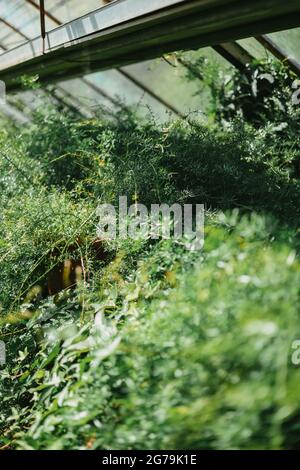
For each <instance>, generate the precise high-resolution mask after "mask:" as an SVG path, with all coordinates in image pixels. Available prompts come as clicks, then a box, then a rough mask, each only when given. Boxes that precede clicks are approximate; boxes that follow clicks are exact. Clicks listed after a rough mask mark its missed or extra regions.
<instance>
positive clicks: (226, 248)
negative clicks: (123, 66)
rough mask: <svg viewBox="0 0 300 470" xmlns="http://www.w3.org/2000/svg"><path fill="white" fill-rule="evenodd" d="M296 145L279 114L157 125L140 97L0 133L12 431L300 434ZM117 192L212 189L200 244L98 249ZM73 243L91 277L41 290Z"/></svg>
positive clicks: (179, 436)
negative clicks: (279, 130)
mask: <svg viewBox="0 0 300 470" xmlns="http://www.w3.org/2000/svg"><path fill="white" fill-rule="evenodd" d="M295 139H297V136H296V134H295ZM293 152H294V149H292V148H291V147H290V146H287V147H286V148H285V147H284V145H283V142H282V136H280V135H277V134H274V135H273V137H272V139H271V138H270V129H269V127H268V126H267V127H263V128H260V129H254V128H252V127H250V126H248V125H244V124H242V123H241V122H235V123H233V124H232V125H231V126H230V127H229V128H228V129H226V130H225V129H220V128H217V127H214V126H211V127H209V128H206V127H200V126H198V125H196V124H195V125H194V126H190V125H188V124H186V123H181V122H175V123H170V124H169V125H168V126H166V127H165V128H160V127H159V126H157V125H155V123H151V122H147V123H143V122H138V121H137V120H136V119H135V117H134V116H132V115H130V114H128V113H127V114H126V116H124V115H120V116H118V121H117V122H105V121H101V120H98V119H95V120H90V121H88V120H86V121H82V120H74V118H73V116H69V115H68V114H64V113H60V114H57V113H55V112H54V111H53V110H49V109H47V110H46V112H39V113H38V114H37V115H36V117H35V121H34V123H33V124H32V125H31V126H30V127H28V128H27V129H25V130H23V131H22V132H21V131H19V130H16V129H13V130H12V131H11V132H10V131H2V133H1V135H0V188H1V191H0V211H1V214H0V216H1V229H0V260H1V277H0V306H1V312H0V339H1V340H3V341H5V343H6V346H7V365H6V366H5V367H3V368H2V370H1V383H0V398H1V407H0V429H1V438H0V442H1V445H2V446H4V447H10V448H12V447H13V448H18V449H78V448H83V449H86V448H88V449H99V448H105V449H111V448H117V449H130V448H138V449H140V448H157V449H164V448H191V449H193V448H210V449H214V448H226V449H231V448H241V449H246V448H297V447H299V439H298V438H297V437H295V436H294V435H293V432H294V429H295V427H296V426H297V424H295V423H297V420H298V418H299V413H300V405H299V398H298V395H299V390H298V388H299V386H298V382H299V380H298V373H299V370H297V368H296V367H295V366H293V365H292V363H291V352H292V350H291V347H292V342H293V340H295V339H298V338H299V335H300V331H299V321H298V316H299V285H300V284H299V277H300V266H299V261H298V260H297V255H296V252H297V249H298V241H297V238H296V232H297V229H298V225H297V224H298V221H299V196H300V186H299V181H298V180H297V179H296V178H295V174H294V172H293V163H292V161H293V158H294V153H293ZM119 195H127V196H128V199H129V202H132V201H140V202H142V203H144V204H147V205H150V204H151V203H157V202H166V203H172V202H182V203H184V202H194V203H196V202H197V203H205V204H206V206H207V209H208V211H207V216H206V234H205V235H206V240H205V247H204V250H203V251H200V252H190V251H187V250H186V249H185V248H184V247H183V246H181V245H180V244H178V243H175V242H174V241H172V240H169V241H168V240H164V241H159V242H157V243H153V242H151V241H149V240H117V241H116V242H112V243H111V244H109V245H108V246H107V247H106V248H107V250H108V251H109V252H110V254H111V256H110V258H109V260H108V261H107V262H106V263H102V262H99V261H97V260H96V259H95V258H94V257H93V253H92V251H91V249H90V242H91V241H92V240H93V239H94V238H95V236H96V224H97V222H98V221H97V217H96V213H95V209H96V207H97V205H98V203H99V202H112V203H117V201H118V196H119ZM258 213H259V214H258ZM71 245H74V246H75V249H74V252H72V256H73V257H79V258H80V259H81V261H82V264H83V266H84V276H83V278H82V279H81V280H80V282H78V284H77V286H76V288H75V289H73V290H70V291H62V292H61V293H60V294H58V295H56V296H52V297H51V296H47V295H42V294H41V288H42V287H43V285H44V283H45V282H46V280H47V275H48V274H49V272H50V271H51V269H52V268H53V267H55V266H56V265H57V264H58V263H60V262H62V261H64V260H65V259H66V256H67V255H68V256H69V254H68V253H67V250H68V247H70V246H71Z"/></svg>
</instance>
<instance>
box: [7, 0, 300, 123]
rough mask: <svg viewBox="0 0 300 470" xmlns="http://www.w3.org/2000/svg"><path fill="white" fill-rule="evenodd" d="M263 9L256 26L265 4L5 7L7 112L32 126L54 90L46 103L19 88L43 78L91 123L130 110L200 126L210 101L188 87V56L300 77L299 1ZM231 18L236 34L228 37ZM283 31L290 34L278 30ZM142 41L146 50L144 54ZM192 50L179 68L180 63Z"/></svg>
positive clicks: (132, 1) (74, 0)
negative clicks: (193, 119) (194, 119)
mask: <svg viewBox="0 0 300 470" xmlns="http://www.w3.org/2000/svg"><path fill="white" fill-rule="evenodd" d="M108 3H109V5H108ZM263 3H264V5H265V7H264V9H262V11H261V16H257V17H256V16H255V18H256V20H255V22H253V19H252V17H253V14H252V13H251V11H252V10H251V5H253V8H255V5H254V4H257V5H258V4H260V5H261V4H262V2H256V1H254V2H253V1H252V2H247V1H246V2H237V1H233V0H231V1H230V0H227V1H226V0H205V1H204V0H202V1H200V0H199V1H196V0H193V1H189V0H186V1H183V0H160V1H158V0H157V1H156V0H155V1H153V2H150V3H149V2H148V1H147V0H115V1H113V2H109V1H108V0H105V1H104V0H87V1H85V2H82V1H80V0H44V1H39V0H10V1H8V0H0V54H1V61H0V80H3V81H4V82H5V83H6V85H7V92H8V97H7V102H6V103H2V104H0V112H2V113H4V114H6V115H8V116H9V117H11V118H13V119H16V120H18V121H20V122H26V121H28V120H30V115H31V113H32V111H33V110H34V109H35V108H36V107H37V106H38V104H39V101H40V100H41V99H42V96H43V94H44V93H49V90H46V89H45V90H39V94H38V95H37V93H35V92H34V91H28V90H27V91H23V90H22V87H21V81H20V80H18V79H20V77H21V76H23V75H27V74H28V75H31V74H33V75H34V74H37V75H39V76H40V78H41V80H43V81H45V82H46V83H47V82H50V83H51V90H52V92H53V93H55V96H56V99H60V100H62V101H63V102H64V103H65V104H67V105H68V106H70V107H72V108H76V109H78V110H79V111H80V112H81V114H83V115H84V116H87V117H90V116H93V114H94V113H95V112H96V110H99V109H103V110H104V109H105V110H106V111H107V112H110V113H114V112H115V111H116V110H118V109H119V108H120V107H122V106H128V105H130V106H138V107H139V109H140V111H141V112H142V113H143V112H144V113H148V112H150V111H149V110H151V113H153V114H154V115H155V116H156V117H157V118H158V119H159V120H162V121H163V120H164V119H166V117H169V115H170V114H171V115H177V116H182V117H184V116H186V115H188V114H189V113H197V114H198V115H199V116H200V117H201V113H202V111H203V107H204V106H205V105H204V101H205V100H203V95H201V93H200V94H199V93H196V92H197V89H196V88H195V83H193V82H189V81H187V80H186V72H187V70H186V63H185V61H184V57H185V56H186V57H188V56H190V55H191V54H193V55H194V56H195V55H203V56H205V57H207V58H208V59H209V60H213V61H217V62H218V63H220V64H221V66H222V67H223V68H224V70H226V68H230V67H240V68H241V67H244V66H245V64H246V63H247V62H249V61H250V60H251V58H263V57H265V56H268V55H275V56H276V57H277V58H278V59H280V60H285V62H286V63H287V64H288V65H290V66H291V67H292V68H293V70H294V72H295V73H300V65H299V64H300V48H299V44H300V28H295V27H294V26H299V24H297V22H298V21H299V22H300V20H299V9H300V6H299V2H295V1H286V2H284V5H283V6H281V4H282V2H279V1H277V0H267V1H266V2H263ZM246 4H247V5H246ZM43 6H44V8H43ZM246 7H247V8H246ZM41 8H42V9H41ZM259 8H260V7H258V6H256V12H257V13H255V15H259V14H260V12H259ZM189 9H190V10H189ZM198 11H199V12H201V15H200V14H199V15H198V16H197V15H196V13H197V12H198ZM195 12H196V13H195ZM249 12H250V13H251V15H250V13H249ZM295 12H298V15H295V14H294V13H295ZM277 13H278V18H277V16H276V14H277ZM230 15H231V22H233V21H235V22H236V26H235V27H234V28H231V27H230V28H229V26H228V28H227V29H226V28H225V26H223V25H225V23H226V21H227V17H228V16H229V17H230ZM197 18H198V19H197ZM255 18H254V19H255ZM163 21H164V23H162V22H163ZM43 22H44V23H43ZM181 22H182V26H181ZM43 25H44V26H43ZM240 25H241V26H240ZM280 25H282V28H283V29H285V28H286V27H287V28H289V29H287V30H283V31H278V30H279V29H280ZM187 26H189V27H187ZM242 26H243V27H242ZM43 27H44V29H45V34H44V35H43ZM225 29H226V31H225ZM193 30H194V31H195V34H194V35H193V34H192V31H193ZM241 31H244V33H241ZM250 31H251V32H252V31H253V34H248V32H250ZM266 33H267V34H266ZM187 34H188V36H187ZM245 34H246V35H248V36H249V37H245ZM129 37H130V38H131V37H132V38H133V39H134V41H133V42H132V43H130V42H129V40H128V43H127V38H129ZM139 37H141V38H143V43H145V44H149V45H148V47H147V48H143V49H141V50H139V49H138V47H141V43H142V40H139ZM195 38H199V41H198V39H197V40H195ZM218 39H220V41H218ZM223 39H224V40H223ZM197 41H198V42H197ZM125 45H126V47H125ZM208 45H209V46H210V47H207V46H208ZM199 46H201V48H199ZM192 49H194V51H193V52H185V53H184V54H183V55H181V56H180V57H181V60H178V59H177V57H176V56H174V55H173V51H176V50H186V51H189V50H192ZM116 51H117V52H116ZM118 51H119V52H118ZM166 54H167V56H166ZM182 58H183V59H182Z"/></svg>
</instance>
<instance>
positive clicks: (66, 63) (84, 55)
mask: <svg viewBox="0 0 300 470" xmlns="http://www.w3.org/2000/svg"><path fill="white" fill-rule="evenodd" d="M30 2H33V0H30ZM299 13H300V3H299V0H285V1H284V2H282V0H264V2H261V0H251V1H250V0H244V1H243V2H241V1H238V0H152V1H151V2H146V1H145V2H141V1H140V0H119V1H116V2H113V3H111V4H109V5H107V6H105V7H102V8H100V9H98V10H96V11H93V12H90V13H89V14H87V15H84V16H83V17H81V18H78V19H76V20H74V21H71V22H70V23H67V24H65V25H62V26H60V27H59V28H56V29H54V30H52V31H50V32H48V33H47V35H46V50H45V52H46V53H45V54H43V50H42V39H41V37H38V38H36V39H34V40H32V41H29V42H28V43H26V44H24V45H22V46H19V47H17V48H15V49H13V50H10V51H8V52H6V53H4V54H2V57H1V65H0V79H2V80H4V81H5V82H6V85H7V88H8V89H10V88H16V87H18V79H17V77H18V76H20V75H22V74H24V73H28V74H32V73H39V76H40V79H41V80H45V81H48V80H54V81H55V80H61V79H62V78H64V79H66V78H67V77H74V76H80V75H85V74H86V73H88V72H93V71H97V70H105V69H108V68H118V67H120V66H122V65H128V64H131V63H135V62H139V61H141V60H146V59H152V58H155V57H159V56H161V55H162V54H163V53H165V52H170V51H174V50H183V49H191V48H192V49H196V48H199V47H202V46H209V45H211V46H215V45H218V44H220V43H224V42H225V43H226V42H231V41H232V40H235V39H239V38H243V37H249V36H253V35H259V34H261V33H266V32H270V31H276V30H280V29H287V28H290V27H296V26H299V25H300V15H299Z"/></svg>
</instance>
